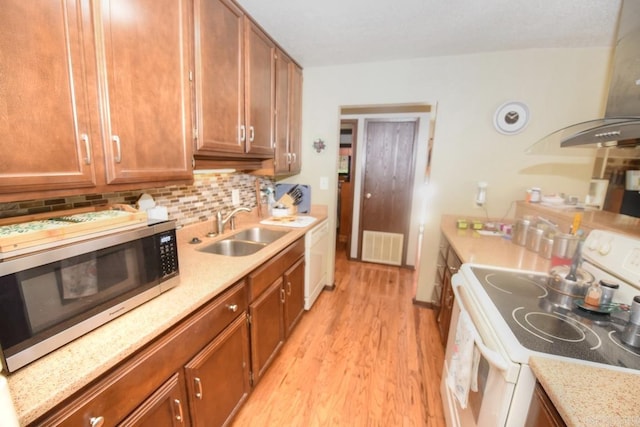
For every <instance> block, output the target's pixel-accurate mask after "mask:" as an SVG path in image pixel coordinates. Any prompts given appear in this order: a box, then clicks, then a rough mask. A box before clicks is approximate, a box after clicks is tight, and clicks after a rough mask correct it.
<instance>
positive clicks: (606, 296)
mask: <svg viewBox="0 0 640 427" xmlns="http://www.w3.org/2000/svg"><path fill="white" fill-rule="evenodd" d="M600 287H601V288H602V296H601V297H600V304H601V305H604V304H611V301H612V300H613V294H615V293H616V289H618V288H619V287H620V285H619V284H617V283H613V282H607V281H605V280H600Z"/></svg>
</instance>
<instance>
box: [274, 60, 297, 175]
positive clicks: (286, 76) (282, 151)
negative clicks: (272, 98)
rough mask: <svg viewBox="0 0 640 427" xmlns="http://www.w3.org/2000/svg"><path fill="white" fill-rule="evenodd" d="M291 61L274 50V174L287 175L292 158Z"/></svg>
mask: <svg viewBox="0 0 640 427" xmlns="http://www.w3.org/2000/svg"><path fill="white" fill-rule="evenodd" d="M291 64H292V62H291V59H290V58H289V57H288V56H287V55H286V54H285V53H284V52H282V51H281V50H280V49H278V50H276V86H275V88H276V89H275V90H276V111H275V138H274V139H275V155H274V162H273V163H274V164H273V168H274V171H275V173H276V174H277V175H278V174H287V173H288V172H289V165H290V164H291V160H292V156H291V153H290V152H289V121H290V119H289V115H290V112H289V100H290V93H291V87H290V80H291Z"/></svg>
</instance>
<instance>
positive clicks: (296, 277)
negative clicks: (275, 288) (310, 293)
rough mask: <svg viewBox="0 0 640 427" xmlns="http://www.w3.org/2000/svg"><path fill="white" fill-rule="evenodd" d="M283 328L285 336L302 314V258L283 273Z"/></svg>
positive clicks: (289, 333) (289, 332)
mask: <svg viewBox="0 0 640 427" xmlns="http://www.w3.org/2000/svg"><path fill="white" fill-rule="evenodd" d="M283 286H284V291H285V303H284V327H285V332H286V336H287V337H288V336H289V335H291V332H292V331H293V328H294V326H295V325H296V324H297V323H298V320H300V317H302V314H303V313H304V257H303V258H300V259H299V260H298V261H297V262H296V263H295V264H293V265H292V266H291V267H290V268H289V269H288V270H287V271H286V272H285V273H284V283H283Z"/></svg>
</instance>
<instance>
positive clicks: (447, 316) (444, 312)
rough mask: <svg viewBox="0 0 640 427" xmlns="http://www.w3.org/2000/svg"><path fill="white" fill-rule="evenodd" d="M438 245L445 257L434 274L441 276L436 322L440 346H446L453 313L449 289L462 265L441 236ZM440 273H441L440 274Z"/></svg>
mask: <svg viewBox="0 0 640 427" xmlns="http://www.w3.org/2000/svg"><path fill="white" fill-rule="evenodd" d="M440 245H441V251H442V252H443V253H445V254H446V255H445V260H444V266H443V268H442V269H440V268H438V273H436V274H442V275H441V283H442V293H441V296H440V310H439V311H438V318H437V320H438V330H439V331H440V339H441V341H442V344H443V345H444V346H446V345H447V338H448V337H449V326H450V324H451V312H452V311H453V300H454V294H453V288H452V287H451V277H452V276H453V275H454V274H455V273H456V272H457V271H458V269H459V268H460V266H461V265H462V261H461V260H460V257H458V254H456V252H455V251H454V250H453V248H452V247H451V245H449V242H448V241H447V240H446V238H445V237H444V236H442V241H441V243H440ZM441 271H442V273H440V272H441Z"/></svg>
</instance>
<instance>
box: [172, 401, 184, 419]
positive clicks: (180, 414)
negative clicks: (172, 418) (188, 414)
mask: <svg viewBox="0 0 640 427" xmlns="http://www.w3.org/2000/svg"><path fill="white" fill-rule="evenodd" d="M173 403H175V405H176V406H177V407H178V413H177V414H176V420H178V421H180V422H181V423H182V420H183V418H182V415H183V414H182V403H181V402H180V400H178V399H173Z"/></svg>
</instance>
